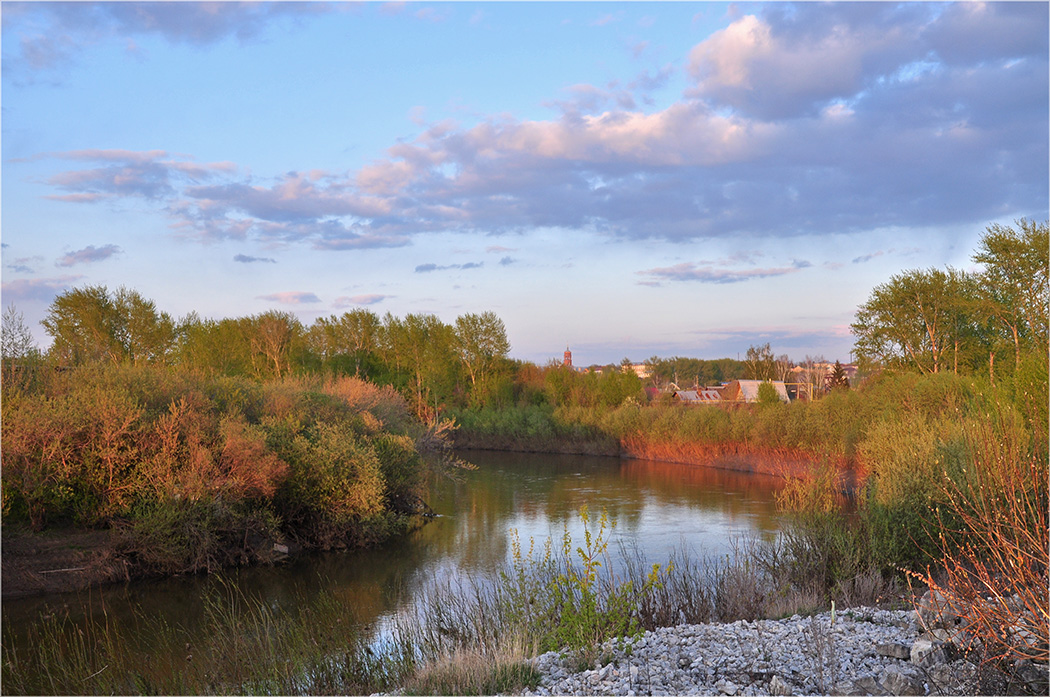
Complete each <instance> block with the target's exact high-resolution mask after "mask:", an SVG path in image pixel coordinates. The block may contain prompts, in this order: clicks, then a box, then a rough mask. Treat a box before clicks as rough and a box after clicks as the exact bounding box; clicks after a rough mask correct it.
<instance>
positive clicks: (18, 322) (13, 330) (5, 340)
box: [0, 303, 40, 360]
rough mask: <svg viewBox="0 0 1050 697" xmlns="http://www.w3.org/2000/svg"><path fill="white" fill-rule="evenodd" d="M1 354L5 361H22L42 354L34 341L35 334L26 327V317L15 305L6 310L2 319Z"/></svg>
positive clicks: (0, 320) (12, 304)
mask: <svg viewBox="0 0 1050 697" xmlns="http://www.w3.org/2000/svg"><path fill="white" fill-rule="evenodd" d="M0 327H2V333H0V353H2V356H3V358H4V360H9V359H14V360H22V359H26V358H32V357H34V356H36V355H37V354H39V353H40V351H39V349H37V347H36V342H35V341H34V340H33V333H32V332H31V331H29V327H27V326H26V323H25V317H24V316H23V315H22V313H21V312H19V311H18V310H17V309H16V308H15V305H14V303H11V304H9V305H8V306H7V308H6V309H5V310H4V314H3V317H2V318H0Z"/></svg>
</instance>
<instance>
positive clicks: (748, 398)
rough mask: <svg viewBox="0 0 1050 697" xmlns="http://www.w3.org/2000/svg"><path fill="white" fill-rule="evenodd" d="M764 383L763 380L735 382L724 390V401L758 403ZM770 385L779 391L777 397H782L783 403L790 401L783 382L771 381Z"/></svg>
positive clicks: (728, 384) (727, 385)
mask: <svg viewBox="0 0 1050 697" xmlns="http://www.w3.org/2000/svg"><path fill="white" fill-rule="evenodd" d="M763 382H764V381H763V380H733V381H732V382H730V383H727V384H726V385H725V387H723V388H722V401H723V402H757V401H758V386H759V385H761V384H762V383H763ZM769 384H771V385H772V386H773V389H775V390H776V391H777V396H778V397H780V401H781V402H787V401H789V400H788V393H787V387H786V386H785V385H784V383H783V381H781V380H775V381H770V383H769Z"/></svg>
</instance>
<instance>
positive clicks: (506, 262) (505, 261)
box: [499, 257, 518, 266]
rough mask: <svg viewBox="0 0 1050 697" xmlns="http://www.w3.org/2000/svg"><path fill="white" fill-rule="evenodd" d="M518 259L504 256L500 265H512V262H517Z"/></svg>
mask: <svg viewBox="0 0 1050 697" xmlns="http://www.w3.org/2000/svg"><path fill="white" fill-rule="evenodd" d="M517 261H518V260H517V259H512V258H511V257H503V258H502V259H500V260H499V265H500V266H510V265H511V264H515V263H517Z"/></svg>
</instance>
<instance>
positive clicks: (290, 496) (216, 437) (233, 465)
mask: <svg viewBox="0 0 1050 697" xmlns="http://www.w3.org/2000/svg"><path fill="white" fill-rule="evenodd" d="M3 389H4V394H3V402H2V405H3V429H2V432H0V438H2V444H0V445H2V474H3V476H2V479H0V487H2V492H3V515H4V521H5V522H11V521H17V520H25V521H28V522H29V523H30V524H31V525H32V526H33V527H34V528H36V529H42V528H45V527H48V526H50V525H59V524H70V523H72V524H74V525H79V526H117V527H120V528H121V530H122V531H123V533H124V540H125V548H126V549H127V551H128V552H129V553H130V554H133V555H134V556H135V558H136V559H137V560H138V562H139V563H140V564H141V565H142V566H143V567H144V568H146V569H150V570H169V571H197V570H214V569H215V568H218V567H219V566H221V565H223V564H226V563H230V562H231V561H236V562H240V561H244V560H254V559H256V558H258V557H259V555H258V554H257V553H256V551H255V547H254V546H253V545H254V544H262V543H263V541H264V540H265V539H269V540H271V546H272V540H273V539H279V538H281V537H283V536H294V537H296V538H298V539H299V540H300V541H301V542H303V543H305V544H307V545H312V546H321V547H325V546H332V545H337V544H338V545H345V544H359V543H362V542H367V541H371V540H374V539H378V538H381V537H383V536H385V535H387V534H390V533H391V532H393V531H395V530H397V529H399V528H400V526H401V523H400V522H399V521H398V520H397V518H396V515H395V514H402V513H409V512H412V510H413V505H414V502H415V501H416V495H417V492H418V487H419V486H420V481H421V476H422V469H421V463H420V460H419V457H418V454H417V452H416V449H415V445H414V443H415V441H414V439H413V437H412V435H413V434H414V432H415V430H414V428H415V427H414V426H413V425H412V424H413V422H412V421H411V418H410V416H409V414H408V410H407V407H406V405H405V403H404V400H403V399H401V397H400V396H399V395H397V394H396V393H395V392H393V391H392V390H391V389H389V388H379V387H376V386H374V385H370V384H368V383H364V382H363V381H361V380H358V379H356V378H350V377H346V378H339V379H329V380H324V379H321V378H312V379H306V378H296V379H290V380H282V381H279V382H278V381H274V382H269V383H264V384H259V383H256V382H254V381H251V380H247V379H244V378H229V377H207V376H203V375H198V374H191V373H185V372H179V371H174V370H172V369H169V368H162V367H156V366H140V367H134V366H131V365H106V364H98V365H94V366H83V367H80V368H76V369H74V370H64V371H45V372H43V373H42V377H41V378H40V379H39V380H38V381H37V383H36V384H35V385H33V386H32V388H31V389H26V388H22V387H17V386H13V385H10V384H9V383H8V382H6V381H5V383H4V385H3ZM263 547H265V545H264V544H263Z"/></svg>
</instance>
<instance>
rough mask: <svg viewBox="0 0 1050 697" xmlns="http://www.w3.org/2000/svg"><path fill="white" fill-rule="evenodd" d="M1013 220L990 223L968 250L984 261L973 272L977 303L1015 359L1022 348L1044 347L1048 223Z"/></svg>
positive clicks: (1049, 248) (1048, 302) (1049, 289)
mask: <svg viewBox="0 0 1050 697" xmlns="http://www.w3.org/2000/svg"><path fill="white" fill-rule="evenodd" d="M1016 225H1017V229H1014V228H1013V227H1003V226H1001V225H998V224H996V225H990V226H989V227H988V228H987V229H986V231H985V234H984V236H983V237H982V238H981V242H980V247H979V248H978V249H977V251H976V252H975V253H974V255H973V260H974V261H976V262H978V263H980V264H983V265H984V271H983V272H982V273H980V274H979V275H978V277H977V280H978V284H979V286H980V291H981V293H980V296H981V300H982V306H981V307H982V309H983V310H984V314H985V315H986V316H988V317H991V318H994V320H995V321H996V322H997V323H998V324H999V326H1000V327H1001V328H1002V330H1003V331H1004V332H1005V333H1006V335H1007V340H1008V341H1009V342H1010V343H1011V344H1012V345H1013V349H1014V359H1015V365H1016V364H1019V363H1020V361H1021V354H1022V352H1023V351H1025V350H1028V349H1032V348H1038V349H1040V350H1044V351H1045V350H1046V346H1047V343H1048V330H1047V325H1048V322H1047V311H1048V310H1047V307H1048V305H1050V286H1048V275H1050V224H1048V223H1046V222H1044V223H1042V224H1041V225H1037V224H1036V223H1034V222H1032V221H1029V220H1026V219H1024V218H1022V219H1021V220H1018V221H1016Z"/></svg>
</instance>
